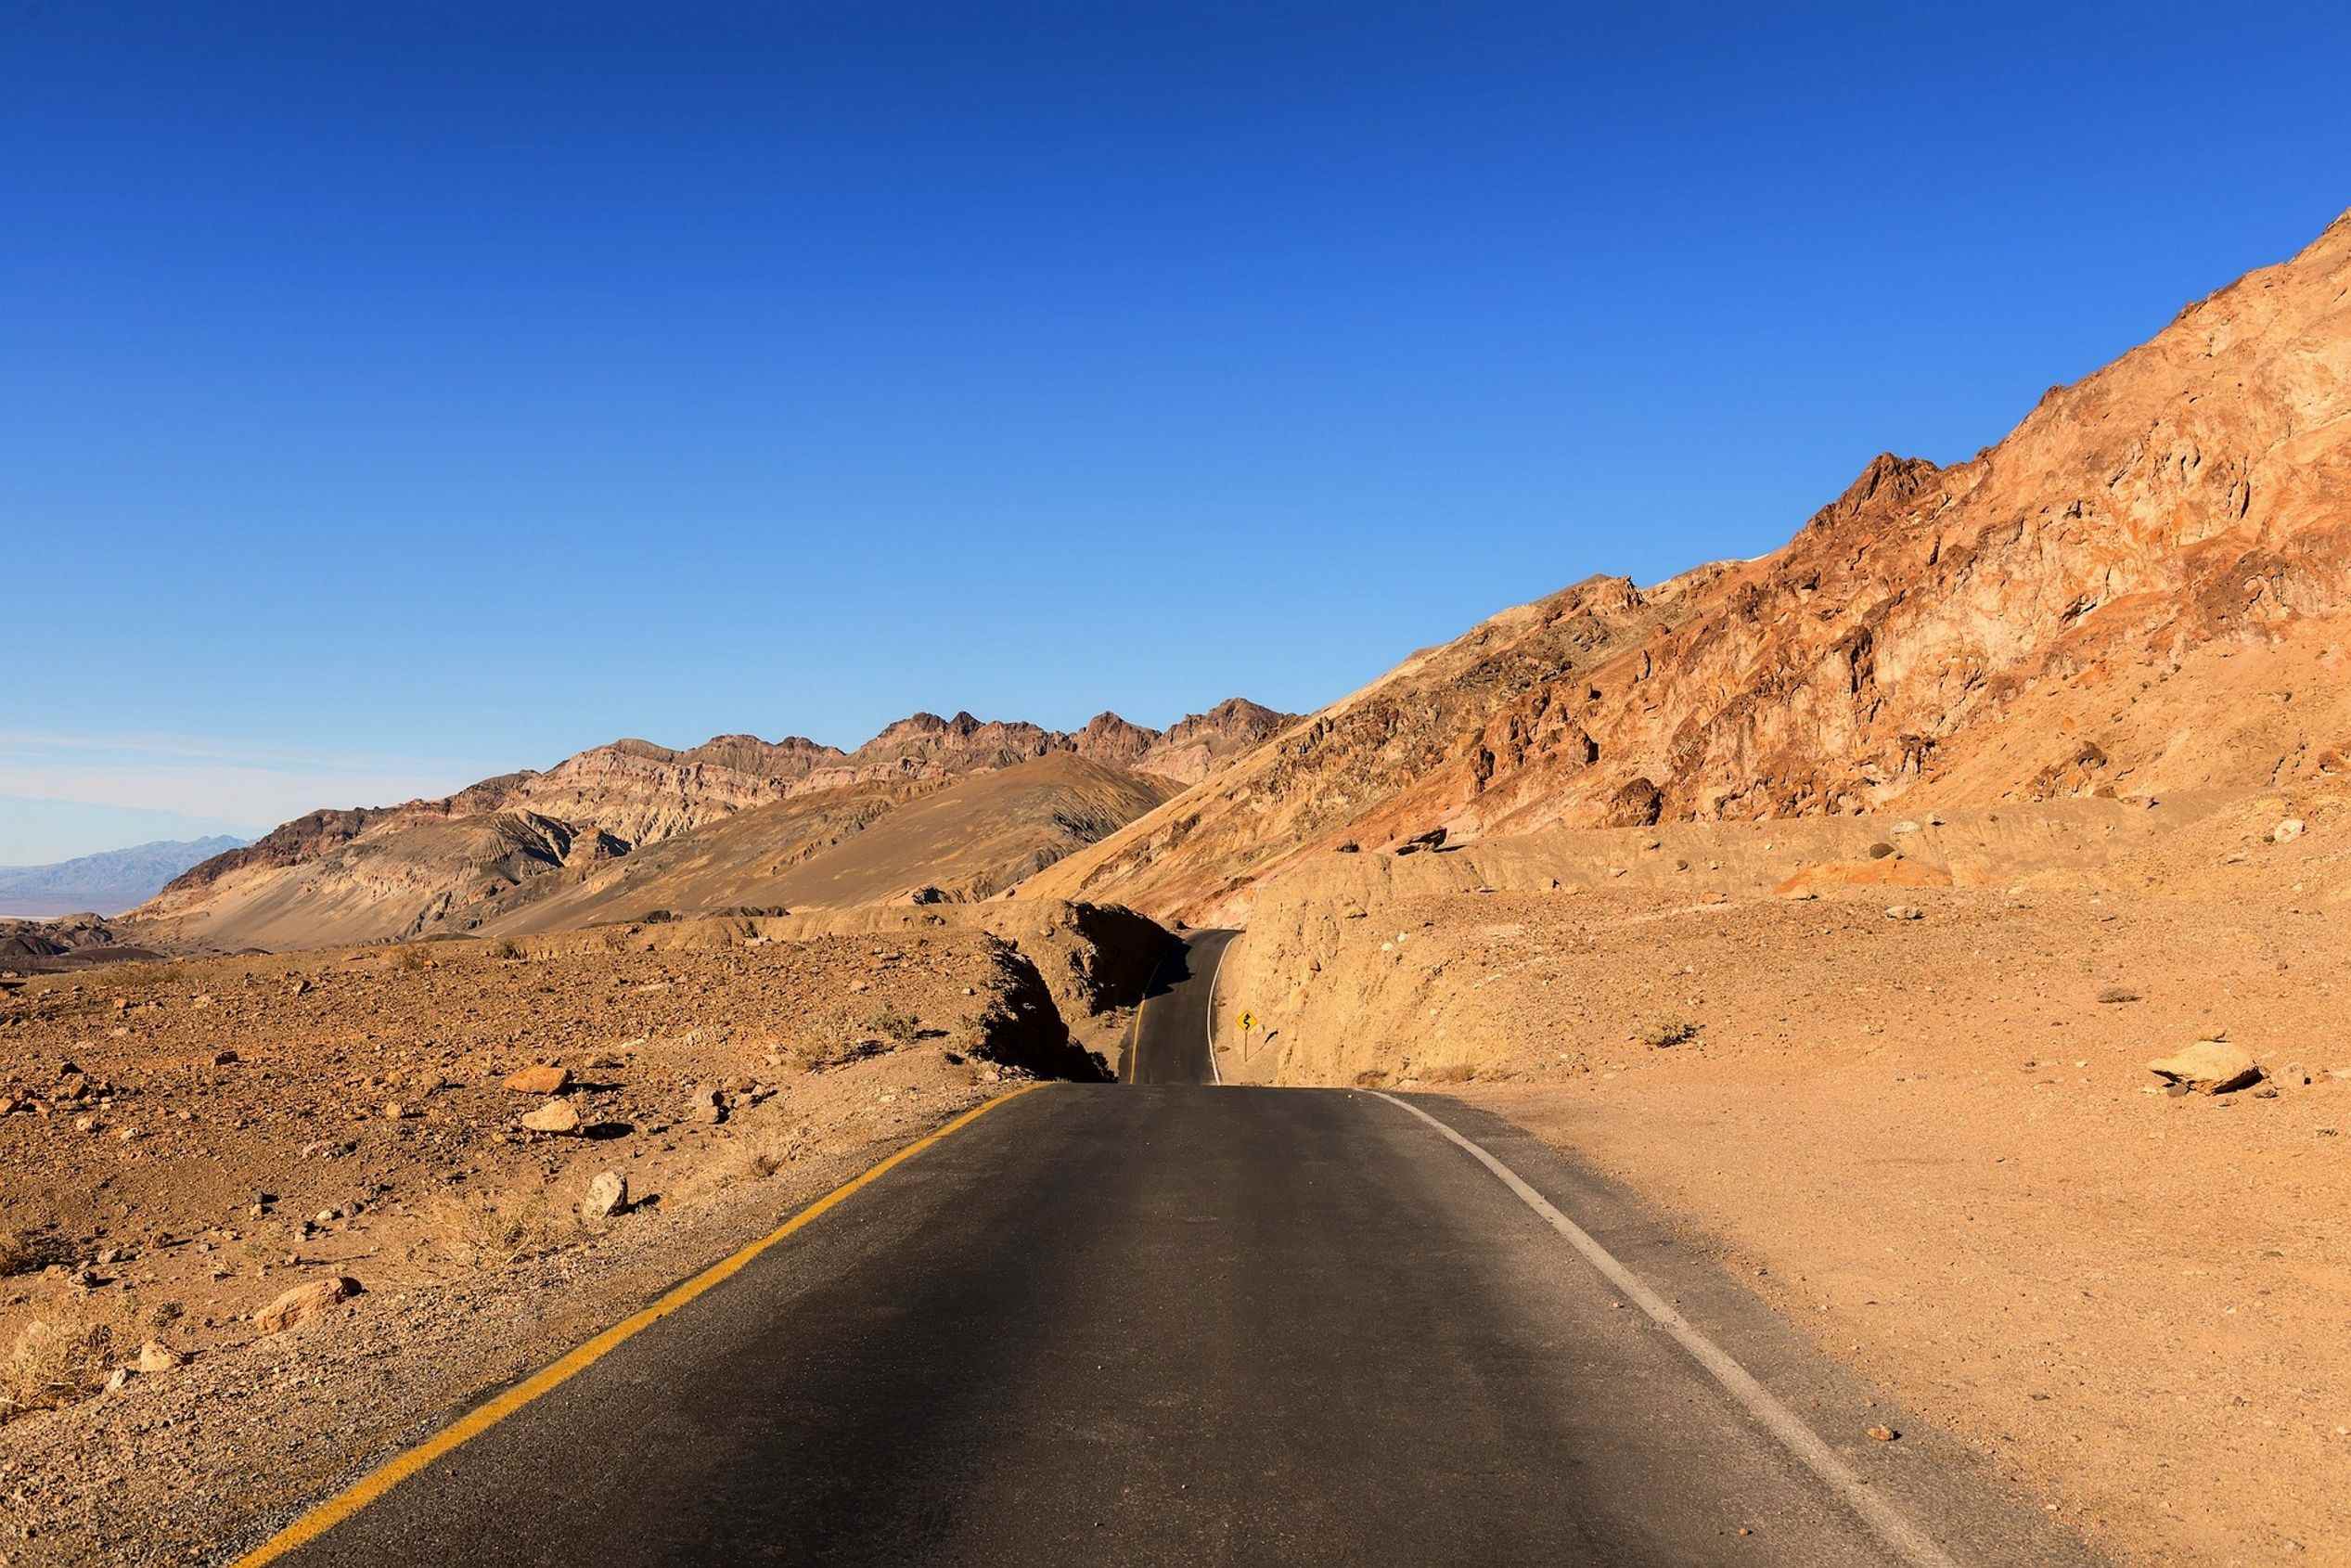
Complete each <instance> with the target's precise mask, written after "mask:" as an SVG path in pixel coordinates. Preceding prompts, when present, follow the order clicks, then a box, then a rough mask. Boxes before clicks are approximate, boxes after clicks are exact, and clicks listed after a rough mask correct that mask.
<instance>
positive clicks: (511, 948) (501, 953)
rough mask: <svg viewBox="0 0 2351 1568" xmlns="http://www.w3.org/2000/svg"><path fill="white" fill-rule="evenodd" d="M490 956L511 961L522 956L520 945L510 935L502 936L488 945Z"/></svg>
mask: <svg viewBox="0 0 2351 1568" xmlns="http://www.w3.org/2000/svg"><path fill="white" fill-rule="evenodd" d="M490 957H492V958H504V959H507V960H508V961H509V962H511V961H512V960H514V959H516V958H520V957H522V945H521V944H520V943H519V942H517V941H515V940H514V938H512V937H510V936H502V937H500V938H498V940H497V941H495V942H494V943H492V944H491V945H490Z"/></svg>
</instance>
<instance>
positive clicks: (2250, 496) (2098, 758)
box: [1034, 217, 2351, 920]
mask: <svg viewBox="0 0 2351 1568" xmlns="http://www.w3.org/2000/svg"><path fill="white" fill-rule="evenodd" d="M2346 616H2351V217H2346V219H2345V220H2341V221H2338V222H2337V223H2335V224H2334V225H2332V226H2331V227H2330V228H2329V229H2328V230H2327V231H2326V232H2325V233H2324V234H2323V235H2321V236H2320V237H2319V239H2318V240H2317V241H2315V242H2314V243H2313V244H2312V245H2310V246H2309V247H2308V248H2307V249H2306V250H2305V251H2303V252H2302V253H2301V254H2300V255H2298V256H2296V257H2295V258H2294V259H2293V260H2292V261H2291V262H2288V263H2283V264H2281V265H2279V266H2274V267H2268V268H2265V269H2263V270H2261V271H2257V272H2255V273H2251V274H2248V275H2247V276H2244V277H2243V278H2241V279H2239V280H2238V281H2237V282H2235V283H2233V284H2231V285H2229V287H2228V288H2225V289H2221V290H2219V291H2218V292H2216V293H2215V294H2213V295H2211V296H2210V297H2208V298H2206V299H2204V300H2201V301H2199V302H2195V303H2193V304H2191V305H2190V306H2189V307H2188V308H2187V309H2185V310H2183V311H2182V312H2181V313H2180V314H2179V315H2178V317H2177V318H2176V319H2175V320H2174V321H2173V322H2172V323H2171V325H2170V326H2168V327H2167V328H2165V329H2164V330H2163V331H2162V332H2160V333H2159V334H2157V335H2156V336H2155V338H2154V339H2153V340H2152V341H2150V342H2148V343H2147V344H2146V345H2144V346H2143V347H2141V348H2139V349H2137V350H2134V351H2133V352H2131V353H2128V354H2126V355H2124V356H2123V357H2122V358H2121V359H2119V360H2117V361H2116V362H2115V363H2114V364H2113V365H2111V366H2107V367H2106V368H2104V369H2102V370H2100V371H2099V372H2097V373H2096V374H2094V375H2092V376H2090V377H2088V378H2087V379H2083V380H2081V381H2079V382H2077V383H2075V384H2074V385H2072V386H2066V387H2058V388H2053V389H2051V391H2050V392H2049V394H2048V395H2047V396H2046V397H2044V398H2043V399H2042V400H2041V403H2040V405H2038V406H2037V407H2036V408H2035V409H2034V410H2033V411H2032V413H2031V414H2030V415H2029V416H2027V417H2026V418H2025V419H2024V421H2023V423H2022V424H2020V425H2019V426H2018V427H2017V428H2016V429H2015V431H2012V432H2011V434H2010V435H2009V436H2008V438H2007V439H2006V440H2004V441H2002V442H2001V443H1998V445H1996V446H1993V447H1990V448H1987V449H1986V450H1985V452H1983V453H1981V454H1979V455H1978V456H1975V457H1974V458H1972V459H1971V460H1969V461H1967V462H1964V463H1960V464H1957V465H1955V466H1952V467H1950V468H1938V467H1936V466H1935V465H1933V463H1930V462H1926V461H1924V460H1922V459H1919V458H1898V457H1895V456H1880V457H1878V458H1876V459H1874V460H1873V461H1872V462H1870V464H1869V466H1868V467H1867V469H1864V471H1863V472H1862V474H1861V476H1860V477H1859V478H1858V479H1856V481H1855V482H1854V483H1853V484H1852V485H1851V486H1850V487H1849V488H1848V489H1847V490H1846V492H1845V493H1844V495H1841V496H1840V497H1838V498H1837V499H1836V500H1835V501H1834V502H1832V503H1831V504H1830V505H1829V506H1827V507H1824V508H1821V510H1820V511H1819V512H1818V513H1816V514H1815V515H1814V516H1813V517H1812V518H1811V519H1810V520H1809V521H1807V522H1806V523H1805V525H1804V527H1803V528H1802V529H1801V530H1800V531H1799V532H1798V533H1797V534H1796V536H1795V537H1794V538H1793V539H1792V541H1791V542H1790V543H1789V544H1788V545H1787V546H1784V547H1782V548H1781V549H1779V550H1778V551H1776V552H1774V553H1773V554H1771V555H1769V556H1767V557H1765V558H1762V559H1757V560H1754V561H1748V562H1738V563H1726V564H1717V565H1714V566H1708V567H1704V568H1701V569H1699V570H1697V571H1695V572H1689V573H1687V574H1685V575H1684V576H1682V577H1679V578H1676V579H1674V580H1672V581H1670V582H1668V583H1665V584H1662V585H1658V586H1656V587H1652V588H1650V589H1647V590H1642V589H1638V588H1636V587H1635V585H1633V584H1631V583H1630V582H1627V581H1625V580H1622V579H1613V580H1611V579H1595V580H1593V581H1590V582H1587V583H1584V584H1580V585H1576V586H1575V587H1574V588H1571V589H1568V590H1566V591H1564V592H1562V593H1560V594H1556V595H1553V596H1552V597H1550V598H1546V599H1543V600H1540V601H1538V602H1536V603H1535V604H1531V605H1527V606H1523V607H1522V608H1520V609H1517V610H1510V611H1507V612H1505V613H1504V614H1502V615H1499V616H1497V617H1495V618H1494V619H1493V620H1491V621H1488V622H1486V623H1484V624H1482V625H1480V626H1478V627H1475V628H1473V629H1472V630H1471V632H1469V633H1468V634H1467V635H1466V636H1463V637H1461V638H1459V639H1458V640H1457V641H1455V642H1453V643H1450V644H1447V645H1445V647H1443V648H1440V649H1432V650H1429V651H1427V652H1424V653H1421V654H1418V655H1415V656H1414V657H1413V658H1412V659H1410V660H1408V661H1407V662H1405V663H1404V664H1402V665H1401V666H1399V667H1398V668H1397V669H1396V670H1394V672H1392V673H1390V674H1389V675H1386V676H1385V677H1383V678H1382V679H1381V680H1380V681H1378V682H1375V683H1374V684H1372V685H1371V686H1369V687H1368V688H1365V689H1363V690H1362V691H1359V692H1356V693H1355V694H1354V695H1352V696H1350V697H1347V698H1345V699H1343V700H1340V701H1339V702H1336V703H1334V704H1332V705H1331V706H1330V708H1327V709H1325V710H1324V711H1323V712H1321V713H1317V714H1316V715H1314V716H1313V717H1312V718H1310V719H1308V720H1305V721H1303V722H1301V723H1299V724H1297V725H1294V726H1291V728H1290V729H1289V730H1288V731H1287V732H1286V733H1284V734H1283V735H1282V736H1281V737H1280V738H1279V739H1278V741H1277V742H1275V743H1273V744H1271V745H1269V746H1267V747H1266V748H1265V749H1264V750H1263V751H1261V752H1257V753H1255V754H1254V755H1253V756H1251V757H1250V758H1248V759H1247V760H1246V761H1245V762H1244V763H1243V764H1242V765H1239V766H1237V767H1235V768H1232V769H1230V770H1228V771H1227V772H1226V773H1224V774H1222V775H1220V776H1218V777H1216V778H1214V779H1211V780H1209V781H1208V782H1206V783H1205V784H1203V785H1201V786H1199V787H1196V788H1194V789H1193V790H1189V791H1188V792H1187V793H1185V794H1184V795H1182V796H1180V797H1178V798H1177V799H1176V800H1175V801H1172V802H1170V803H1168V804H1167V805H1165V806H1163V807H1162V808H1161V809H1160V810H1159V811H1157V812H1154V813H1152V814H1151V815H1150V816H1146V817H1143V818H1141V819H1139V820H1137V822H1136V823H1134V824H1132V825H1131V826H1130V827H1128V828H1127V829H1124V830H1123V831H1122V832H1120V833H1117V834H1114V835H1112V836H1111V838H1109V839H1107V840H1105V841H1103V842H1101V843H1099V844H1098V845H1095V846H1094V847H1093V848H1091V849H1089V850H1087V851H1085V852H1083V853H1081V854H1079V855H1073V856H1071V857H1070V858H1069V859H1067V860H1065V861H1063V862H1062V863H1061V864H1060V865H1058V866H1056V867H1054V868H1052V869H1051V870H1049V871H1047V872H1046V873H1045V874H1044V875H1042V876H1041V877H1039V878H1038V879H1036V881H1035V884H1034V886H1035V890H1036V891H1038V892H1040V893H1047V894H1051V895H1055V896H1075V895H1079V894H1083V895H1084V896H1087V897H1097V898H1116V899H1123V900H1126V901H1128V902H1132V903H1135V904H1137V906H1140V907H1145V908H1148V909H1150V910H1151V911H1153V912H1155V913H1162V914H1181V915H1186V916H1189V917H1191V918H1194V919H1203V920H1205V919H1234V918H1237V916H1238V915H1239V914H1240V912H1241V911H1243V910H1244V909H1245V907H1246V905H1247V901H1248V890H1249V888H1250V887H1251V885H1252V884H1253V882H1254V881H1255V880H1257V879H1258V878H1260V877H1262V876H1263V875H1264V874H1265V873H1266V872H1267V871H1269V870H1272V869H1274V868H1278V867H1279V866H1280V865H1282V864H1284V863H1285V862H1286V861H1287V860H1288V859H1289V858H1290V857H1291V856H1293V855H1296V854H1298V853H1299V852H1301V851H1304V850H1306V849H1309V848H1329V847H1333V846H1336V845H1338V844H1341V843H1343V842H1351V841H1352V842H1360V844H1361V846H1362V847H1363V848H1364V849H1365V850H1367V851H1369V850H1375V849H1379V848H1381V847H1383V846H1384V845H1386V844H1388V843H1390V842H1393V841H1394V840H1396V839H1399V838H1402V837H1406V836H1409V835H1414V834H1418V833H1420V832H1422V831H1424V830H1426V829H1431V828H1434V827H1439V826H1443V827H1445V828H1446V829H1448V830H1449V831H1450V832H1451V833H1452V834H1453V835H1454V836H1455V838H1456V839H1457V840H1458V839H1459V838H1461V837H1463V836H1473V835H1476V834H1480V833H1485V832H1492V831H1497V830H1504V831H1524V830H1527V829H1535V828H1540V827H1542V826H1545V825H1547V824H1549V823H1555V822H1556V823H1566V824H1570V825H1574V826H1608V825H1642V824H1648V823H1654V822H1659V821H1669V820H1715V819H1730V820H1737V819H1757V818H1766V817H1773V816H1809V815H1849V814H1854V813H1858V812H1863V811H1869V810H1872V809H1877V808H1882V807H1884V806H1887V805H1889V804H1891V803H1895V802H1896V801H1900V802H1903V803H1905V804H1906V805H1907V806H1921V805H1926V804H1933V803H1951V804H1966V803H1977V804H1981V803H1992V802H1997V801H2003V800H2010V801H2020V800H2041V799H2052V798H2061V797H2066V796H2072V795H2078V794H2088V793H2109V794H2144V793H2147V792H2151V791H2153V792H2160V791H2165V790H2181V789H2189V788H2210V787H2244V786H2255V785H2263V784H2268V783H2272V782H2277V781H2280V780H2284V779H2289V778H2308V777H2318V776H2322V775H2325V774H2328V773H2332V772H2339V771H2342V770H2344V769H2345V766H2346V764H2345V752H2346V746H2351V681H2347V680H2346V679H2345V676H2346V675H2351V654H2347V653H2346V651H2345V648H2346V643H2347V642H2351V636H2347V635H2346V634H2347V633H2351V621H2346Z"/></svg>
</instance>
